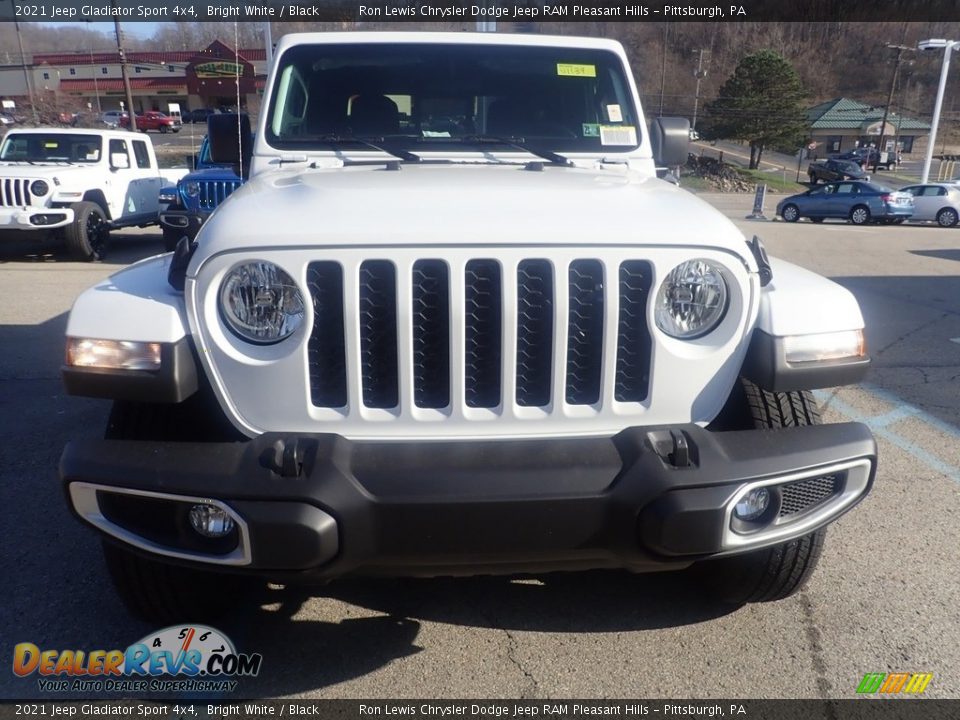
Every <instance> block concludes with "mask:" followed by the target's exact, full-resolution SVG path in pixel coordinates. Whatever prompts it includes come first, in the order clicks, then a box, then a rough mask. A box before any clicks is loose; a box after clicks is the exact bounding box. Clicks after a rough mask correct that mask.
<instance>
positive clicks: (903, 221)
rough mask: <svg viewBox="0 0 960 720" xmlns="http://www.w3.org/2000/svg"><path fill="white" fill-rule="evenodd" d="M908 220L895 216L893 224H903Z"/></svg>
mask: <svg viewBox="0 0 960 720" xmlns="http://www.w3.org/2000/svg"><path fill="white" fill-rule="evenodd" d="M906 221H907V219H906V218H894V219H893V224H894V225H903V224H904V223H905V222H906Z"/></svg>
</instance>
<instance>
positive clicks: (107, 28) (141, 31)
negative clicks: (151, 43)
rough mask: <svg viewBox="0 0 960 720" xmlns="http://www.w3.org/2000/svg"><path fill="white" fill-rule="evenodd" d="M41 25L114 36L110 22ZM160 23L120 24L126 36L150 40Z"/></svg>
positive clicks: (49, 23) (50, 23) (48, 23)
mask: <svg viewBox="0 0 960 720" xmlns="http://www.w3.org/2000/svg"><path fill="white" fill-rule="evenodd" d="M40 24H41V25H57V26H60V27H66V26H70V25H73V26H76V27H86V28H89V29H91V30H96V31H97V32H101V33H103V34H105V35H110V36H111V37H112V36H113V21H112V20H111V21H109V22H89V23H88V22H47V23H40ZM157 25H159V23H148V22H125V23H121V24H120V29H121V30H122V31H123V33H124V34H125V35H128V36H132V37H140V38H148V37H150V36H151V35H153V33H154V32H155V31H156V29H157Z"/></svg>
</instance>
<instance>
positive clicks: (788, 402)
mask: <svg viewBox="0 0 960 720" xmlns="http://www.w3.org/2000/svg"><path fill="white" fill-rule="evenodd" d="M724 413H725V414H726V415H727V416H728V418H730V420H731V422H732V424H733V426H734V427H739V428H740V429H747V428H752V429H765V430H776V429H779V428H785V427H796V426H802V425H819V424H820V411H819V408H818V407H817V401H816V400H815V399H814V397H813V394H812V393H810V392H809V391H808V390H804V391H798V392H769V391H767V390H763V389H762V388H760V387H758V386H757V385H755V384H754V383H752V382H750V381H749V380H745V379H741V381H740V384H739V385H738V386H737V387H736V388H735V389H734V394H733V395H732V396H731V398H730V401H729V402H728V403H727V407H726V408H724ZM826 533H827V531H826V529H825V528H821V529H820V530H816V531H814V532H812V533H810V534H809V535H804V536H803V537H800V538H797V539H795V540H790V541H788V542H785V543H780V544H779V545H773V546H772V547H768V548H763V549H761V550H754V551H752V552H747V553H743V554H741V555H734V556H731V557H726V558H720V559H718V560H709V561H706V562H704V563H702V564H701V565H699V566H698V570H699V572H700V579H701V581H702V582H703V583H704V584H705V586H706V588H707V590H708V592H709V593H710V594H711V595H713V596H714V597H715V598H716V599H718V600H720V601H721V602H725V603H731V604H734V605H743V604H744V603H749V602H772V601H775V600H783V599H784V598H787V597H790V596H791V595H793V594H794V593H796V592H798V591H799V590H800V589H801V588H802V587H803V586H804V585H805V584H806V583H807V581H809V579H810V577H811V576H812V575H813V571H814V570H815V569H816V567H817V562H818V561H819V559H820V553H821V551H822V550H823V544H824V540H825V538H826Z"/></svg>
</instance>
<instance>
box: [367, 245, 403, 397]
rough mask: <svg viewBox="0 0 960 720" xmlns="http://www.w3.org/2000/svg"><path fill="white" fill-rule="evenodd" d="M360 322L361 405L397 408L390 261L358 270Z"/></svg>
mask: <svg viewBox="0 0 960 720" xmlns="http://www.w3.org/2000/svg"><path fill="white" fill-rule="evenodd" d="M359 320H360V375H361V378H362V387H363V404H364V405H366V406H367V407H371V408H394V407H397V405H398V403H399V392H398V390H399V388H398V384H397V276H396V269H395V268H394V266H393V263H391V262H390V261H389V260H367V261H366V262H364V263H363V264H362V265H361V266H360V318H359Z"/></svg>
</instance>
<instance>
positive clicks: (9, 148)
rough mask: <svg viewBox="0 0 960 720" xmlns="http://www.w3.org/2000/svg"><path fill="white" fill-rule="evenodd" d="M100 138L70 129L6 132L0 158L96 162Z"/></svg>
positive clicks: (7, 159)
mask: <svg viewBox="0 0 960 720" xmlns="http://www.w3.org/2000/svg"><path fill="white" fill-rule="evenodd" d="M102 153H103V138H102V137H101V136H99V135H77V134H74V133H59V132H56V131H53V132H48V133H35V132H25V133H18V132H10V133H7V136H6V137H5V138H4V139H3V144H2V145H0V162H29V163H64V162H65V163H89V164H91V165H94V164H96V163H98V162H100V157H101V155H102Z"/></svg>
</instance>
